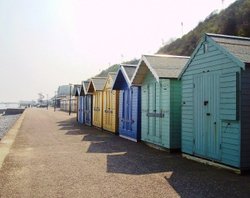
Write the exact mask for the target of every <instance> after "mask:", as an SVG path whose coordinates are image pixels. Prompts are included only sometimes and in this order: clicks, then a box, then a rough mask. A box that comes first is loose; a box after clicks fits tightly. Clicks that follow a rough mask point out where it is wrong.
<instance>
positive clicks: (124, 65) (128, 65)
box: [120, 64, 137, 67]
mask: <svg viewBox="0 0 250 198" xmlns="http://www.w3.org/2000/svg"><path fill="white" fill-rule="evenodd" d="M120 66H122V67H136V66H137V65H136V64H135V65H134V64H120Z"/></svg>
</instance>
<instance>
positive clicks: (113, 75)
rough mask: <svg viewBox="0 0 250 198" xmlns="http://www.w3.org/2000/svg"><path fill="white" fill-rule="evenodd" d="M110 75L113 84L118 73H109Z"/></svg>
mask: <svg viewBox="0 0 250 198" xmlns="http://www.w3.org/2000/svg"><path fill="white" fill-rule="evenodd" d="M108 75H109V76H110V77H111V78H112V80H113V82H114V81H115V77H116V72H109V73H108Z"/></svg>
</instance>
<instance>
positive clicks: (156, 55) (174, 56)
mask: <svg viewBox="0 0 250 198" xmlns="http://www.w3.org/2000/svg"><path fill="white" fill-rule="evenodd" d="M142 56H151V57H165V58H183V59H186V58H190V57H189V56H178V55H171V54H143V55H142Z"/></svg>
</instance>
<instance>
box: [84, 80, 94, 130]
mask: <svg viewBox="0 0 250 198" xmlns="http://www.w3.org/2000/svg"><path fill="white" fill-rule="evenodd" d="M89 83H90V82H89V81H84V82H83V83H82V92H83V95H84V105H83V112H84V123H85V124H86V125H88V126H91V125H92V94H90V93H88V91H87V90H88V87H89Z"/></svg>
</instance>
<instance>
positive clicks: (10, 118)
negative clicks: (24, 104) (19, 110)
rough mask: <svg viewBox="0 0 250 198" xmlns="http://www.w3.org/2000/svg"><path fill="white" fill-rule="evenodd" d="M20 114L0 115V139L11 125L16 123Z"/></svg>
mask: <svg viewBox="0 0 250 198" xmlns="http://www.w3.org/2000/svg"><path fill="white" fill-rule="evenodd" d="M20 116H21V114H17V115H0V139H2V138H3V136H4V135H5V134H6V133H7V132H8V130H9V129H10V128H11V127H12V125H13V124H14V123H15V122H16V121H17V119H18V118H19V117H20Z"/></svg>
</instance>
